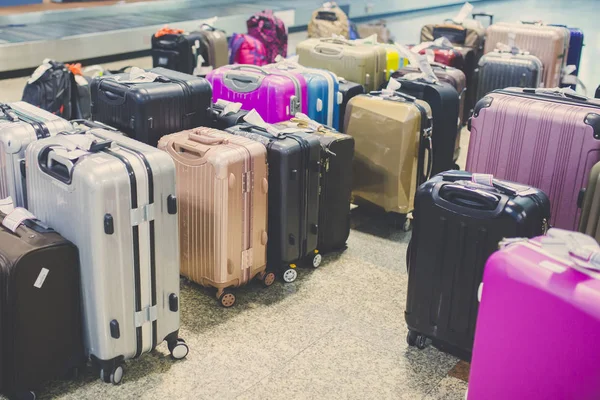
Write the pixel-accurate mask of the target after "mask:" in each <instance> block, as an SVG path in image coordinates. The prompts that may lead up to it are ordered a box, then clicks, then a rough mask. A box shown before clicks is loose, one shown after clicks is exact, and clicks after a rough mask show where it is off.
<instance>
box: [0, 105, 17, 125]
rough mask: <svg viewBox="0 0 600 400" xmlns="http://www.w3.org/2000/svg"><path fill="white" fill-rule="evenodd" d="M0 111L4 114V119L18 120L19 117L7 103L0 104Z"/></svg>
mask: <svg viewBox="0 0 600 400" xmlns="http://www.w3.org/2000/svg"><path fill="white" fill-rule="evenodd" d="M0 111H2V113H3V114H4V116H5V117H6V119H8V120H9V121H11V122H18V121H19V117H18V116H17V113H15V112H14V111H13V109H12V108H11V106H9V105H8V104H0Z"/></svg>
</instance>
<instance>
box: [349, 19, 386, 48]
mask: <svg viewBox="0 0 600 400" xmlns="http://www.w3.org/2000/svg"><path fill="white" fill-rule="evenodd" d="M357 28H358V36H360V37H361V38H366V37H369V36H371V35H377V41H378V42H379V43H392V42H393V40H392V32H391V31H390V29H389V28H388V27H387V23H386V21H385V20H384V19H380V20H378V21H375V22H368V23H364V24H358V25H357Z"/></svg>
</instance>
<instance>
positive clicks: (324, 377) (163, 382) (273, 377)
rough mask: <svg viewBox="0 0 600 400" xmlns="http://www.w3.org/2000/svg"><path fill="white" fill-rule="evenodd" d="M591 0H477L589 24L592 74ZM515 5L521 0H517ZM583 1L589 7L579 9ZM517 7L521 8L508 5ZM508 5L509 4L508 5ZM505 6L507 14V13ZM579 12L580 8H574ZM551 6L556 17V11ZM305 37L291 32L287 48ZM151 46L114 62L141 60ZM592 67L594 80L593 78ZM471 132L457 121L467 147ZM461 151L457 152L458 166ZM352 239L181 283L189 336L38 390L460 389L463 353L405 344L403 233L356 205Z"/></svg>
mask: <svg viewBox="0 0 600 400" xmlns="http://www.w3.org/2000/svg"><path fill="white" fill-rule="evenodd" d="M593 4H594V1H593V0H590V1H583V0H573V1H569V2H566V1H563V2H561V1H559V0H547V1H542V0H525V1H520V2H504V1H502V2H494V3H489V4H486V6H485V7H481V8H482V9H485V10H487V11H491V12H493V13H495V14H496V15H497V20H502V19H504V20H514V19H517V18H519V16H522V18H526V17H525V16H527V17H529V16H537V18H535V19H545V20H550V22H564V23H567V24H571V25H574V26H579V27H581V28H583V29H584V30H585V32H586V34H587V36H586V44H587V46H586V48H585V52H584V58H583V62H582V77H583V79H584V81H585V82H586V83H587V84H588V87H590V88H591V87H595V86H596V85H597V84H598V82H599V81H600V74H599V72H600V71H599V67H598V66H597V63H596V64H594V62H595V61H597V60H599V59H600V58H599V57H598V51H599V49H598V43H599V41H598V40H599V38H598V33H597V31H596V30H595V29H594V26H592V23H593V22H592V21H586V20H585V16H588V17H589V15H591V12H592V6H593ZM517 8H518V9H517ZM586 10H587V11H586ZM517 12H519V13H520V14H518V15H517V14H516V13H517ZM455 13H456V9H446V10H444V12H443V14H439V13H438V14H435V13H419V14H415V15H412V16H408V17H400V18H396V19H391V20H389V21H388V22H389V26H390V28H391V29H392V32H393V33H394V34H395V35H396V37H397V39H398V40H399V41H401V42H404V43H410V42H414V41H416V40H417V38H418V30H419V27H420V26H421V25H422V24H423V23H426V22H429V21H439V20H440V19H442V18H445V17H447V16H451V15H453V14H455ZM515 15H516V16H515ZM511 16H512V17H511ZM582 16H583V18H581V17H582ZM552 17H555V19H553V18H552ZM303 37H304V34H303V33H300V34H294V35H291V37H290V41H291V46H290V47H291V49H293V47H294V44H295V43H297V42H298V41H299V40H302V38H303ZM150 63H151V61H150V59H149V58H144V59H136V60H129V61H126V62H120V63H115V64H113V65H112V66H113V67H116V66H123V65H137V66H140V67H147V66H149V65H150ZM593 77H595V79H596V80H595V81H593ZM24 81H25V80H24V79H13V80H7V81H0V100H3V101H13V100H18V99H19V98H20V95H21V90H22V87H23V84H24ZM467 143H468V132H467V131H466V130H465V132H464V133H463V146H462V147H463V149H466V147H467ZM464 156H465V152H464V151H463V154H462V157H461V160H460V162H459V164H460V165H461V166H464ZM352 226H353V229H352V232H351V235H350V238H349V240H348V248H347V249H346V250H345V251H343V252H340V253H335V254H329V255H326V256H325V257H324V262H323V265H322V266H321V267H320V268H319V269H316V270H312V269H301V270H300V274H299V278H298V280H297V281H296V282H294V283H291V284H283V283H281V282H277V283H276V284H274V285H273V286H272V287H270V288H267V289H265V288H262V286H261V285H260V284H258V283H253V284H251V285H249V286H247V287H245V288H242V289H240V290H239V291H238V304H237V305H236V306H235V307H234V308H232V309H223V308H221V307H219V306H217V304H216V300H215V298H214V295H213V292H211V291H208V290H205V289H202V288H200V287H198V286H196V285H194V284H190V283H186V282H183V283H182V295H181V302H182V310H181V315H182V328H181V336H182V337H183V338H184V339H185V340H186V341H187V343H188V345H189V346H190V349H191V351H190V354H189V356H188V357H187V359H185V360H183V361H172V360H171V359H170V357H169V356H168V350H167V349H166V346H165V345H161V346H160V347H159V348H158V350H157V351H156V352H154V353H153V354H149V355H145V356H143V357H142V358H141V359H139V360H136V361H134V362H128V363H127V365H126V371H125V377H124V381H123V383H122V384H121V385H120V386H112V385H108V384H104V383H101V382H100V381H99V380H98V379H97V376H96V374H95V373H93V372H91V371H88V372H86V373H84V374H83V376H81V377H80V378H79V379H78V380H76V381H71V382H55V383H52V384H51V385H49V387H48V388H47V389H46V390H45V391H43V392H41V393H40V394H41V397H42V398H45V399H49V398H56V399H73V400H83V399H90V400H91V399H93V400H99V399H157V400H158V399H221V400H226V399H282V400H283V399H357V400H359V399H360V400H365V399H411V400H412V399H440V400H441V399H444V400H451V399H456V400H459V399H463V398H464V394H465V390H466V389H467V383H466V382H465V381H464V380H463V379H461V378H463V377H464V376H465V375H466V374H467V372H465V369H466V368H465V365H464V364H462V363H460V364H458V365H457V363H458V360H457V359H456V358H454V357H452V356H449V355H446V354H444V353H441V352H440V351H438V350H436V349H434V348H427V349H425V350H423V351H420V350H417V349H415V348H408V347H407V345H406V340H405V337H406V324H405V323H404V316H403V312H404V304H405V300H406V286H407V274H406V264H405V251H406V246H407V243H408V240H409V239H410V233H404V232H402V231H399V230H395V229H393V228H391V227H389V226H388V224H387V221H386V220H385V218H383V217H381V216H377V215H372V214H367V213H366V212H365V211H363V210H361V209H360V208H357V209H355V210H353V214H352Z"/></svg>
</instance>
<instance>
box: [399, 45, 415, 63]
mask: <svg viewBox="0 0 600 400" xmlns="http://www.w3.org/2000/svg"><path fill="white" fill-rule="evenodd" d="M394 47H395V48H396V49H397V50H398V53H399V54H400V56H401V57H402V58H405V59H407V60H408V63H409V64H410V65H417V63H418V61H417V58H416V57H415V54H417V53H418V52H415V51H413V50H412V49H409V48H408V47H406V46H404V45H402V44H400V43H397V42H394Z"/></svg>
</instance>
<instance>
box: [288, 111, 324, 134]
mask: <svg viewBox="0 0 600 400" xmlns="http://www.w3.org/2000/svg"><path fill="white" fill-rule="evenodd" d="M294 118H295V119H297V120H299V122H300V121H301V122H302V124H303V125H306V126H307V127H308V128H310V129H311V130H313V131H320V130H322V129H324V128H325V127H324V126H323V125H322V124H320V123H318V122H317V121H315V120H313V119H310V117H309V116H308V115H306V114H303V113H300V112H297V113H296V115H294Z"/></svg>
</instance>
